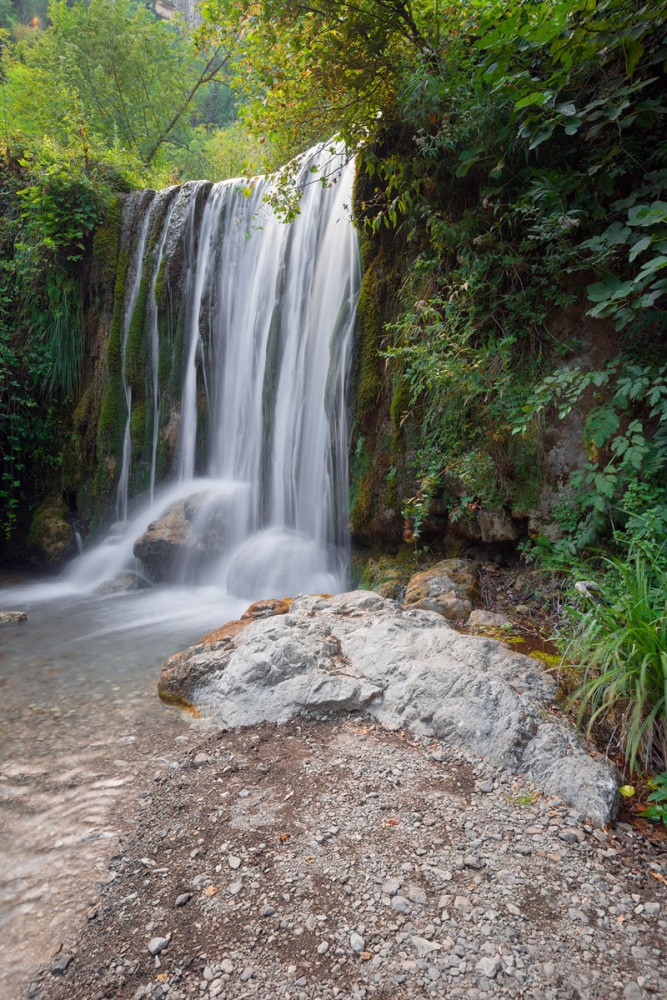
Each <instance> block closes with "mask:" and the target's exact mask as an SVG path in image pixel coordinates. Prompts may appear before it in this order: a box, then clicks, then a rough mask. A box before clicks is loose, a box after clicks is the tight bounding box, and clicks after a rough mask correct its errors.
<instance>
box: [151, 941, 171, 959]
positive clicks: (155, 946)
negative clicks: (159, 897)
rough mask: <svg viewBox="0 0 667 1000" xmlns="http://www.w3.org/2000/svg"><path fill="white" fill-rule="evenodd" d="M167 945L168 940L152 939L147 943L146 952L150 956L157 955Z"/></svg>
mask: <svg viewBox="0 0 667 1000" xmlns="http://www.w3.org/2000/svg"><path fill="white" fill-rule="evenodd" d="M168 944H169V938H163V937H154V938H151V939H150V941H149V942H148V950H149V951H150V953H151V955H159V954H160V952H161V951H164V949H165V948H166V947H167V945H168Z"/></svg>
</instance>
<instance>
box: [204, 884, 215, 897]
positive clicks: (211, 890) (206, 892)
mask: <svg viewBox="0 0 667 1000" xmlns="http://www.w3.org/2000/svg"><path fill="white" fill-rule="evenodd" d="M217 891H218V887H217V885H209V887H208V889H204V895H205V896H215V894H216V892H217Z"/></svg>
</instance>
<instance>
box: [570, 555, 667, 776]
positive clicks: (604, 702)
mask: <svg viewBox="0 0 667 1000" xmlns="http://www.w3.org/2000/svg"><path fill="white" fill-rule="evenodd" d="M664 555H665V550H664V546H663V548H662V549H658V550H656V549H653V550H652V551H651V550H649V549H648V547H647V546H644V547H643V548H642V549H641V550H638V551H636V552H635V553H634V554H632V555H631V556H630V558H629V561H628V562H622V561H621V560H620V559H606V560H605V562H606V563H607V565H608V572H607V573H606V575H605V597H604V598H603V599H601V600H600V601H596V600H595V599H594V598H591V597H588V598H587V604H586V607H585V608H584V609H583V610H579V611H572V614H573V616H574V618H575V636H574V638H573V640H572V641H571V643H570V646H569V648H568V650H567V652H566V656H567V657H568V659H571V660H573V661H574V662H577V663H579V664H580V668H579V669H580V670H581V671H582V674H583V679H582V681H581V684H580V685H579V687H578V688H577V690H576V691H575V692H574V694H573V695H572V702H573V703H576V704H578V706H579V724H580V725H581V724H582V723H583V722H584V721H586V720H587V728H588V732H589V733H590V731H591V729H592V728H593V726H595V724H596V722H599V721H602V720H603V719H604V720H605V721H607V722H609V723H610V724H611V725H612V726H614V727H615V728H616V730H617V732H618V733H619V735H620V740H621V745H622V747H623V750H624V753H625V759H626V762H627V764H628V765H629V766H630V768H631V769H632V770H635V769H637V768H641V769H643V770H644V771H645V772H648V773H651V772H655V771H662V770H665V767H666V766H667V568H666V566H667V564H666V562H665V558H664ZM607 595H608V596H607Z"/></svg>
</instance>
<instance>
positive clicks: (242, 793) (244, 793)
mask: <svg viewBox="0 0 667 1000" xmlns="http://www.w3.org/2000/svg"><path fill="white" fill-rule="evenodd" d="M249 797H250V789H249V788H242V789H241V791H240V792H239V798H240V799H247V798H249Z"/></svg>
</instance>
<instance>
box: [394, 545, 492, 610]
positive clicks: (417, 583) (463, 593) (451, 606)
mask: <svg viewBox="0 0 667 1000" xmlns="http://www.w3.org/2000/svg"><path fill="white" fill-rule="evenodd" d="M476 593H477V576H476V574H475V568H474V565H473V564H472V563H471V562H470V561H469V560H467V559H444V560H443V561H442V562H439V563H436V564H435V566H431V568H430V569H427V570H424V572H423V573H415V575H414V576H412V577H411V578H410V582H409V584H408V589H407V591H406V594H405V602H404V604H405V606H406V607H408V608H414V609H415V610H421V611H436V612H437V613H438V614H439V615H442V616H443V617H444V618H448V619H449V620H450V621H466V619H467V618H468V616H469V614H470V612H471V611H472V607H473V601H474V599H475V596H476Z"/></svg>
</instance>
